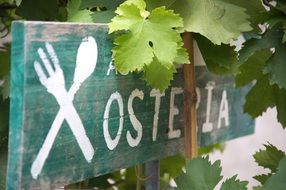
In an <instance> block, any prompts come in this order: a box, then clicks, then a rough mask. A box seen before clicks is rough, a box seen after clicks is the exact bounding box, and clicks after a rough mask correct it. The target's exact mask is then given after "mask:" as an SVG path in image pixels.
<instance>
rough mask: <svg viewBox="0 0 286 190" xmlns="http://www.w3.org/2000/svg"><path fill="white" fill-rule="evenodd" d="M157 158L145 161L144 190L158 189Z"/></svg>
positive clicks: (158, 170)
mask: <svg viewBox="0 0 286 190" xmlns="http://www.w3.org/2000/svg"><path fill="white" fill-rule="evenodd" d="M159 167H160V166H159V160H154V161H150V162H147V163H146V166H145V170H146V177H147V179H146V190H159V188H160V178H159V177H160V168H159Z"/></svg>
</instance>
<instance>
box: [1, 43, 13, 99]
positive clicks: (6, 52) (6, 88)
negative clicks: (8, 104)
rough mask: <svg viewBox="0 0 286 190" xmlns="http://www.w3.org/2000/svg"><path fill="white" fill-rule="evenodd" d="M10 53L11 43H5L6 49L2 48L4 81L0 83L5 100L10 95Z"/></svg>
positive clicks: (2, 75) (2, 76)
mask: <svg viewBox="0 0 286 190" xmlns="http://www.w3.org/2000/svg"><path fill="white" fill-rule="evenodd" d="M10 53H11V52H10V44H5V45H4V49H3V50H0V57H1V59H0V83H1V81H2V80H3V82H4V83H3V84H2V85H1V84H0V94H2V97H3V99H4V100H5V99H7V98H8V97H9V95H10V80H9V78H10V77H9V75H10ZM0 101H2V100H0Z"/></svg>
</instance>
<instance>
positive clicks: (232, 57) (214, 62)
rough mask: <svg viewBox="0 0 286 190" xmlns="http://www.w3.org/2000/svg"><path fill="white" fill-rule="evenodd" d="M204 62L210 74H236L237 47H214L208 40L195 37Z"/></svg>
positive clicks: (198, 36)
mask: <svg viewBox="0 0 286 190" xmlns="http://www.w3.org/2000/svg"><path fill="white" fill-rule="evenodd" d="M194 37H195V39H196V42H197V44H198V47H199V49H200V51H201V53H202V56H203V58H204V61H205V63H206V65H207V67H208V70H209V71H210V72H213V73H215V74H235V73H237V71H238V64H237V53H236V52H235V51H234V48H235V47H231V46H229V45H225V44H222V45H220V46H219V45H214V44H213V43H211V42H210V41H209V40H208V39H207V38H205V37H203V36H201V35H199V34H197V35H194Z"/></svg>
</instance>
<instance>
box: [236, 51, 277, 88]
mask: <svg viewBox="0 0 286 190" xmlns="http://www.w3.org/2000/svg"><path fill="white" fill-rule="evenodd" d="M271 55H272V53H271V51H270V50H268V49H267V50H262V51H257V52H256V53H254V54H253V55H252V56H251V57H250V58H249V59H248V60H247V61H246V62H244V63H243V64H242V65H241V66H240V67H239V73H238V74H237V75H236V76H235V84H236V86H237V87H242V86H244V85H247V84H249V83H251V82H252V81H253V80H256V79H259V78H261V77H262V76H263V72H262V68H263V66H264V65H265V63H266V60H268V59H269V57H270V56H271Z"/></svg>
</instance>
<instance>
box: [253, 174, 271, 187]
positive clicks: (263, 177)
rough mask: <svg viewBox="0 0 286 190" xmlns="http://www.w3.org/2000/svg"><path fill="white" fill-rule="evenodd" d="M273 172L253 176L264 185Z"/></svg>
mask: <svg viewBox="0 0 286 190" xmlns="http://www.w3.org/2000/svg"><path fill="white" fill-rule="evenodd" d="M271 175H272V174H271V173H270V174H262V175H256V176H254V177H253V178H254V179H256V180H257V181H259V182H260V183H261V185H263V184H264V183H265V182H266V181H267V179H268V178H269V177H270V176H271Z"/></svg>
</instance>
